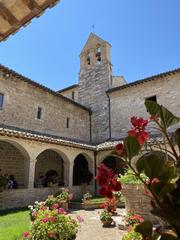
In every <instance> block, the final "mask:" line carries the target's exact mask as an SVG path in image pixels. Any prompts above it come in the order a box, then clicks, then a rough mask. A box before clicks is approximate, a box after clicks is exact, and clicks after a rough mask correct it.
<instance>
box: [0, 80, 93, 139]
mask: <svg viewBox="0 0 180 240" xmlns="http://www.w3.org/2000/svg"><path fill="white" fill-rule="evenodd" d="M0 93H2V94H4V104H3V109H2V110H0V123H1V124H6V125H12V126H16V127H20V128H25V129H30V130H34V131H39V132H43V133H48V134H55V135H60V136H62V137H69V138H71V139H78V140H83V141H89V138H90V131H89V130H90V122H89V112H88V111H86V110H84V109H83V108H81V107H79V106H77V105H75V104H73V103H71V102H69V101H67V100H64V99H63V98H60V97H58V96H55V95H53V94H51V93H49V92H47V91H45V90H43V89H40V88H38V87H35V86H33V85H32V84H29V83H27V82H24V81H22V80H20V79H17V78H14V77H10V78H7V79H4V78H2V77H0ZM38 107H41V108H42V118H41V119H37V110H38ZM67 118H69V128H67V127H66V124H67Z"/></svg>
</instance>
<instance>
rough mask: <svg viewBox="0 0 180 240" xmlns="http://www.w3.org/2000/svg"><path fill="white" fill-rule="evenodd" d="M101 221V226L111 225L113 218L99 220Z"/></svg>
mask: <svg viewBox="0 0 180 240" xmlns="http://www.w3.org/2000/svg"><path fill="white" fill-rule="evenodd" d="M101 222H102V224H103V226H106V227H107V226H111V224H112V222H113V219H111V220H108V221H105V220H104V221H101Z"/></svg>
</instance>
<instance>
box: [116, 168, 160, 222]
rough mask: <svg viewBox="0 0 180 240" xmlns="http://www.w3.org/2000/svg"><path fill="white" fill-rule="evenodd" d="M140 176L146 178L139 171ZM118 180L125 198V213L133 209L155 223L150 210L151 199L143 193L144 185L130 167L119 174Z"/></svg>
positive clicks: (155, 218)
mask: <svg viewBox="0 0 180 240" xmlns="http://www.w3.org/2000/svg"><path fill="white" fill-rule="evenodd" d="M140 177H141V178H142V179H143V180H144V181H147V180H148V177H147V176H146V175H145V174H144V173H141V174H140ZM119 181H120V182H121V183H122V189H121V192H122V194H123V196H124V198H125V208H126V213H127V214H128V212H129V211H133V212H135V213H137V214H139V215H141V216H143V217H144V218H145V219H146V220H151V221H153V222H155V223H156V222H157V217H155V216H154V215H153V214H151V212H150V210H151V199H150V198H149V197H148V196H147V195H146V194H145V189H144V185H143V184H142V182H141V181H140V180H139V178H137V176H136V175H135V174H134V173H133V171H132V170H131V169H129V170H127V172H126V173H125V174H124V175H122V176H120V178H119Z"/></svg>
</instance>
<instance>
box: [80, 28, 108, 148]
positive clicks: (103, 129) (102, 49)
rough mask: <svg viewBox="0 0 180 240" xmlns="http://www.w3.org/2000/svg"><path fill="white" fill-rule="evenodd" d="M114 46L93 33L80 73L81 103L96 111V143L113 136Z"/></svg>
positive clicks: (94, 132)
mask: <svg viewBox="0 0 180 240" xmlns="http://www.w3.org/2000/svg"><path fill="white" fill-rule="evenodd" d="M110 48H111V45H110V44H109V43H108V42H106V41H104V40H102V39H101V38H100V37H98V36H97V35H95V34H93V33H91V34H90V36H89V38H88V40H87V42H86V44H85V46H84V48H83V50H82V52H81V54H80V63H81V65H80V74H79V102H80V103H81V104H83V105H84V106H86V107H89V108H90V109H91V110H92V116H91V132H92V142H93V143H100V142H103V141H106V140H107V139H109V138H110V137H111V136H110V126H109V125H110V119H109V116H110V113H109V111H110V110H109V98H108V96H107V94H106V91H107V90H108V89H109V88H110V86H111V81H112V70H111V67H112V66H111V62H110Z"/></svg>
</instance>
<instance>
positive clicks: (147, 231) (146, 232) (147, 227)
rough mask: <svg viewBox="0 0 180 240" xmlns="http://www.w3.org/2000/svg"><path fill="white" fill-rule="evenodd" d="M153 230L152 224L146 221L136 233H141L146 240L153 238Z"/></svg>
mask: <svg viewBox="0 0 180 240" xmlns="http://www.w3.org/2000/svg"><path fill="white" fill-rule="evenodd" d="M152 229H153V225H152V223H151V222H149V221H144V222H143V223H141V224H139V225H138V226H137V227H136V228H135V231H136V232H138V233H141V234H142V235H143V237H144V238H146V237H149V238H151V237H152Z"/></svg>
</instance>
